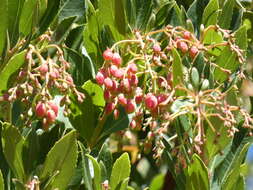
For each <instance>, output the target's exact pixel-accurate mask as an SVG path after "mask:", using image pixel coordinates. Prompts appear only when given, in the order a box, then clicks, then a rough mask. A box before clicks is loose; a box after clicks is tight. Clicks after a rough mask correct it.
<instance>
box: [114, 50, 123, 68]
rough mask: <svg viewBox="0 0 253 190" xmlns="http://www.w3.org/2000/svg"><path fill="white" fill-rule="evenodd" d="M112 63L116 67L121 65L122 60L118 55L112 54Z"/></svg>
mask: <svg viewBox="0 0 253 190" xmlns="http://www.w3.org/2000/svg"><path fill="white" fill-rule="evenodd" d="M112 62H113V63H114V64H115V65H117V66H119V65H121V62H122V60H121V57H120V55H119V54H118V53H114V54H113V56H112Z"/></svg>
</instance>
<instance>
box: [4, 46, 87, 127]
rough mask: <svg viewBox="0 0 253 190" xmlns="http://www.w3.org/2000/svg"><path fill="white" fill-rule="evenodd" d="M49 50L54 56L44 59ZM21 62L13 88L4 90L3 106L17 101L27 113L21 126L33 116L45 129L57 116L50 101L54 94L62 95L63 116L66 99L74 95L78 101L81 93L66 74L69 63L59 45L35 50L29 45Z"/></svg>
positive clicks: (82, 95) (68, 101) (56, 109)
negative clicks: (22, 62)
mask: <svg viewBox="0 0 253 190" xmlns="http://www.w3.org/2000/svg"><path fill="white" fill-rule="evenodd" d="M52 48H53V49H56V54H55V55H52V57H50V56H48V57H47V58H44V55H46V54H45V53H46V52H47V51H49V49H52ZM25 59H26V63H25V64H24V66H23V67H22V68H21V69H20V71H19V74H18V76H17V78H16V81H15V84H14V87H12V88H10V89H9V90H8V91H6V92H5V93H4V95H3V96H2V98H1V99H2V102H3V103H6V102H8V103H13V102H15V101H19V102H21V103H22V105H23V106H24V109H25V110H27V111H25V110H24V111H23V113H22V115H21V118H23V119H25V124H26V125H29V124H31V122H32V121H33V120H34V118H32V116H35V117H37V118H38V119H42V122H43V128H44V129H45V130H46V129H47V128H48V126H49V125H50V124H52V123H54V122H55V120H56V117H57V115H58V106H57V105H56V104H55V103H54V102H53V101H52V100H53V98H54V95H56V94H59V95H62V96H63V97H62V99H61V102H60V104H61V106H63V105H65V107H64V114H65V115H67V114H68V113H69V112H70V110H69V108H68V105H69V104H70V103H71V102H70V98H69V96H70V95H71V94H75V95H76V96H77V99H78V101H80V102H82V101H83V99H84V94H83V93H80V92H78V91H77V89H76V87H75V84H74V82H73V79H72V77H71V75H70V74H69V73H68V72H67V70H68V69H69V68H70V63H69V62H67V61H66V60H65V59H64V56H63V51H62V50H61V48H60V47H59V46H57V45H54V44H50V45H47V46H46V47H43V48H39V47H36V46H33V45H29V49H28V50H27V53H26V57H25ZM31 105H32V106H31ZM34 112H35V114H33V113H34Z"/></svg>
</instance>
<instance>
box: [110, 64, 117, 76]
mask: <svg viewBox="0 0 253 190" xmlns="http://www.w3.org/2000/svg"><path fill="white" fill-rule="evenodd" d="M117 72H118V67H117V66H115V65H111V66H110V73H111V75H112V76H114V77H116V75H117V74H116V73H117Z"/></svg>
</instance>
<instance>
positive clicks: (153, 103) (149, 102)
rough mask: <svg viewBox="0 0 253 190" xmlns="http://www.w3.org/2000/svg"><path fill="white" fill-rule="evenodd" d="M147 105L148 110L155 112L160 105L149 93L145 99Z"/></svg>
mask: <svg viewBox="0 0 253 190" xmlns="http://www.w3.org/2000/svg"><path fill="white" fill-rule="evenodd" d="M145 105H146V107H147V108H148V109H150V110H154V109H155V108H156V107H157V105H158V101H157V98H156V97H155V96H154V95H153V94H152V93H148V94H147V95H146V97H145Z"/></svg>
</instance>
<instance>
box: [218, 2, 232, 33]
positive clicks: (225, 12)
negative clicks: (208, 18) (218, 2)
mask: <svg viewBox="0 0 253 190" xmlns="http://www.w3.org/2000/svg"><path fill="white" fill-rule="evenodd" d="M234 6H235V0H226V2H225V5H224V6H223V8H222V11H221V14H220V16H219V19H218V24H219V25H220V27H221V28H224V29H229V28H230V24H231V20H232V16H233V9H234Z"/></svg>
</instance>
